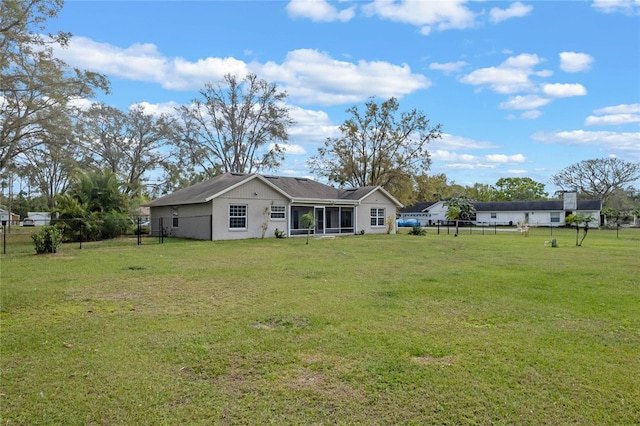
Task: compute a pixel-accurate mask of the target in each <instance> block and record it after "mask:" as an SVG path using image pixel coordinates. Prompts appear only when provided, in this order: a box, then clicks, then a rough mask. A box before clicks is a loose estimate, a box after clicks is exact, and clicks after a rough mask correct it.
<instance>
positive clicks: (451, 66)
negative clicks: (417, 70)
mask: <svg viewBox="0 0 640 426" xmlns="http://www.w3.org/2000/svg"><path fill="white" fill-rule="evenodd" d="M466 65H467V63H466V62H464V61H457V62H446V63H439V62H432V63H431V64H429V69H432V70H438V71H443V72H444V73H445V74H450V73H452V72H458V71H460V70H461V69H462V68H463V67H465V66H466Z"/></svg>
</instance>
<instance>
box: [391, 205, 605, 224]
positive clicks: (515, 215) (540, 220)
mask: <svg viewBox="0 0 640 426" xmlns="http://www.w3.org/2000/svg"><path fill="white" fill-rule="evenodd" d="M445 204H446V201H437V202H427V203H416V204H414V205H413V206H408V207H405V208H403V209H402V210H400V219H409V218H416V219H419V220H420V224H421V225H422V226H429V225H436V224H438V223H445V222H447V220H448V219H447V206H446V205H445ZM471 204H472V205H473V206H474V207H475V209H476V215H475V217H474V218H472V220H471V222H472V223H473V224H474V225H509V226H512V225H517V224H518V223H528V224H529V225H530V226H564V218H565V216H567V215H568V214H570V213H582V214H584V215H586V216H591V217H593V218H594V219H595V223H596V224H599V223H600V211H601V210H602V201H600V200H578V201H577V209H576V210H575V211H572V210H565V209H564V202H563V201H562V200H551V201H500V202H477V201H472V202H471ZM596 226H597V225H596Z"/></svg>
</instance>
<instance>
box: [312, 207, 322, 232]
mask: <svg viewBox="0 0 640 426" xmlns="http://www.w3.org/2000/svg"><path fill="white" fill-rule="evenodd" d="M314 217H315V219H316V231H315V233H316V234H324V207H316V208H315V216H314Z"/></svg>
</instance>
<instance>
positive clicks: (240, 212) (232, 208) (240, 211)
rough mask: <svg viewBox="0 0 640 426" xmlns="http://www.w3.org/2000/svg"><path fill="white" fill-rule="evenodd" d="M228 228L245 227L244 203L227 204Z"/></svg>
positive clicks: (245, 211) (245, 213)
mask: <svg viewBox="0 0 640 426" xmlns="http://www.w3.org/2000/svg"><path fill="white" fill-rule="evenodd" d="M229 228H230V229H247V205H246V204H231V205H229Z"/></svg>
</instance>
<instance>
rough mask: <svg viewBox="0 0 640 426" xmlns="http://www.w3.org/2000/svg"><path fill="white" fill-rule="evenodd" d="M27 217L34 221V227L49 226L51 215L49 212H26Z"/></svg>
mask: <svg viewBox="0 0 640 426" xmlns="http://www.w3.org/2000/svg"><path fill="white" fill-rule="evenodd" d="M27 217H28V218H29V219H33V220H35V221H36V225H49V223H50V222H51V213H49V212H27Z"/></svg>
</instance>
